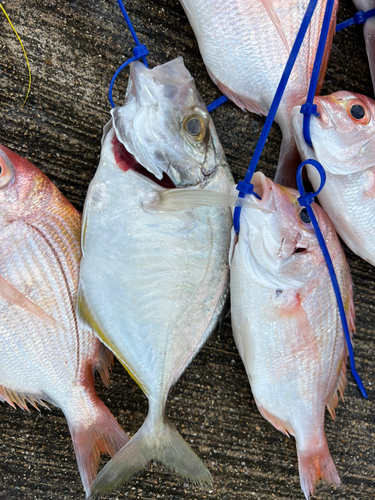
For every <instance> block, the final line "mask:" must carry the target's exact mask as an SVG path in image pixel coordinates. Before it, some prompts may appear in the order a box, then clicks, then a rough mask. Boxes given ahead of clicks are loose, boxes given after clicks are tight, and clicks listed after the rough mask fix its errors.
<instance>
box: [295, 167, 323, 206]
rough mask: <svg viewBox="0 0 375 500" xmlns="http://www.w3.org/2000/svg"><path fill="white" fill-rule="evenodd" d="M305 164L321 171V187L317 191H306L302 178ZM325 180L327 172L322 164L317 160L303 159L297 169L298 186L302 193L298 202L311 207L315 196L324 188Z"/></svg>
mask: <svg viewBox="0 0 375 500" xmlns="http://www.w3.org/2000/svg"><path fill="white" fill-rule="evenodd" d="M305 165H312V166H313V167H315V168H316V169H317V171H318V172H319V175H320V186H319V189H318V190H317V191H315V193H306V191H305V187H304V185H303V180H302V171H303V167H304V166H305ZM325 182H326V172H325V170H324V168H323V167H322V165H321V164H320V163H319V162H318V161H317V160H311V159H310V160H305V161H303V162H302V163H301V165H300V166H299V167H298V169H297V187H298V191H299V193H300V197H299V198H298V203H299V204H300V205H301V206H302V207H309V206H310V205H311V203H313V201H314V198H315V196H317V195H318V194H319V193H320V191H321V190H322V189H323V187H324V184H325Z"/></svg>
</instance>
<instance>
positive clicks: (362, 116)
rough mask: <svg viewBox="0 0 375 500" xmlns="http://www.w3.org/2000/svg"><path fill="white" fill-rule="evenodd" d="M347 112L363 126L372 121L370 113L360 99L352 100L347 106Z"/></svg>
mask: <svg viewBox="0 0 375 500" xmlns="http://www.w3.org/2000/svg"><path fill="white" fill-rule="evenodd" d="M347 111H348V114H349V115H350V118H352V120H354V121H355V122H357V123H360V124H361V125H367V124H368V122H369V121H370V113H369V112H368V110H367V108H366V106H365V105H364V104H363V102H361V101H360V100H359V99H352V100H350V101H349V102H348V104H347Z"/></svg>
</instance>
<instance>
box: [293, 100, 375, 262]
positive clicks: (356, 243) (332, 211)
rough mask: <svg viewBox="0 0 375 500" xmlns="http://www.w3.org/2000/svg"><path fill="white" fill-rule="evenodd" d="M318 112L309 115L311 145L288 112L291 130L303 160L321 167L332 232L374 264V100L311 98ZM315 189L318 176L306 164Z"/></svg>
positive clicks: (321, 199)
mask: <svg viewBox="0 0 375 500" xmlns="http://www.w3.org/2000/svg"><path fill="white" fill-rule="evenodd" d="M314 103H315V104H316V105H317V108H318V112H319V116H312V117H311V126H310V134H311V141H312V145H313V149H311V148H309V147H308V146H307V145H306V143H305V141H304V139H303V135H302V115H301V113H300V112H299V107H296V108H295V109H294V110H293V114H292V116H293V130H294V134H295V138H296V142H297V145H298V148H299V150H300V154H301V156H302V157H303V158H305V159H308V158H312V159H317V160H318V161H319V162H320V163H321V164H322V165H323V167H324V169H325V171H326V177H327V178H326V183H325V186H324V188H323V190H322V191H321V192H320V194H319V195H318V199H319V202H320V204H321V205H322V207H323V208H324V210H325V211H326V212H327V214H328V216H329V217H330V219H331V221H332V223H333V225H334V226H335V229H336V231H337V232H338V234H339V235H340V236H341V238H342V239H343V240H344V242H345V243H346V244H347V245H348V247H349V248H350V249H351V250H353V252H354V253H356V254H357V255H359V256H360V257H362V258H363V259H365V260H367V261H368V262H370V264H372V265H373V266H375V230H374V219H375V161H374V159H375V102H374V101H373V100H372V99H369V98H368V97H366V96H364V95H360V94H354V93H353V92H347V91H340V92H335V93H334V94H332V95H330V96H326V97H315V99H314ZM307 172H308V176H309V179H310V181H311V183H312V185H313V187H314V189H315V190H316V189H318V187H319V185H320V176H319V174H318V172H317V171H316V169H315V168H314V167H313V166H311V165H307Z"/></svg>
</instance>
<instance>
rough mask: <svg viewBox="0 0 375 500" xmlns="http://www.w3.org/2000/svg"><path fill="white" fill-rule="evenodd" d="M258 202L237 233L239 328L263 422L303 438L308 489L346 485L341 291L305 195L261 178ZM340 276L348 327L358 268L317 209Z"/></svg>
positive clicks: (301, 461) (234, 281)
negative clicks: (333, 443)
mask: <svg viewBox="0 0 375 500" xmlns="http://www.w3.org/2000/svg"><path fill="white" fill-rule="evenodd" d="M252 182H253V183H254V185H255V191H256V192H257V193H258V194H260V196H261V197H262V200H261V201H258V200H255V199H254V202H253V204H254V205H255V204H258V205H259V206H261V207H262V208H268V209H270V210H271V211H272V212H271V213H267V212H265V211H264V210H263V211H259V210H257V208H256V207H255V208H249V207H246V206H244V207H243V208H242V212H241V221H240V222H241V225H240V233H239V236H238V240H237V236H236V235H235V233H234V231H232V244H231V253H230V270H231V273H230V274H231V278H230V286H231V316H232V328H233V334H234V339H235V343H236V346H237V348H238V351H239V353H240V355H241V358H242V360H243V363H244V365H245V368H246V371H247V374H248V377H249V381H250V385H251V389H252V393H253V396H254V399H255V402H256V404H257V407H258V409H259V411H260V413H261V414H262V415H263V417H264V418H265V419H266V420H268V421H269V422H270V423H271V424H272V425H273V426H274V427H275V428H276V429H278V430H280V431H281V432H283V433H284V434H286V435H293V436H294V437H295V439H296V446H297V453H298V465H299V474H300V481H301V488H302V490H303V492H304V494H305V496H306V498H307V499H308V498H309V495H311V494H313V493H314V490H315V484H316V482H317V480H318V479H319V478H320V477H321V478H322V479H324V480H325V481H327V482H330V483H333V484H336V485H339V483H340V479H339V476H338V474H337V471H336V468H335V465H334V463H333V461H332V458H331V455H330V452H329V449H328V445H327V439H326V436H325V433H324V412H325V407H326V406H327V408H328V410H329V411H330V413H331V415H332V416H334V411H335V406H336V405H337V402H338V396H337V391H339V392H340V393H341V395H342V393H343V391H344V388H345V385H346V357H347V354H346V347H345V341H344V335H343V329H342V325H341V320H340V316H339V311H338V308H337V304H336V298H335V294H334V291H333V288H332V287H331V286H329V285H328V284H329V282H330V278H329V274H328V270H327V267H326V264H325V260H324V257H323V255H322V252H321V250H320V248H319V244H318V241H317V239H316V236H315V233H314V231H313V229H312V226H311V223H304V222H302V220H301V219H300V217H299V213H300V211H301V207H300V206H299V204H298V202H297V197H298V196H299V195H298V192H297V191H295V190H292V189H287V188H282V187H281V186H278V185H276V184H274V183H273V182H272V181H271V180H269V179H267V178H266V177H265V176H264V175H263V174H261V173H256V174H255V175H254V177H253V180H252ZM312 206H313V209H314V212H315V214H316V216H317V218H318V222H319V225H320V228H321V230H322V233H323V235H324V237H325V240H326V242H327V246H328V249H329V252H330V255H331V257H332V261H333V263H334V266H335V270H336V273H337V277H338V281H339V285H340V290H341V293H342V298H343V302H344V304H345V308H346V314H347V317H348V320H349V328H351V329H354V305H353V299H352V284H351V278H350V272H349V267H348V265H347V263H346V260H345V256H344V253H343V250H342V248H341V246H340V243H339V241H338V238H337V235H336V233H335V231H334V229H333V227H332V225H331V223H330V222H329V219H328V217H327V215H326V214H325V213H324V212H323V210H322V209H321V208H320V207H319V206H317V205H316V204H315V203H314V204H313V205H312Z"/></svg>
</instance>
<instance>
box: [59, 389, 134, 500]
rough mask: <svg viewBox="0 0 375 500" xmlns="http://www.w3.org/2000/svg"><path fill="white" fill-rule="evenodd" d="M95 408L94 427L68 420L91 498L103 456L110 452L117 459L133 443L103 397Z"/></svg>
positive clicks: (84, 485)
mask: <svg viewBox="0 0 375 500" xmlns="http://www.w3.org/2000/svg"><path fill="white" fill-rule="evenodd" d="M95 406H96V408H95V410H96V413H97V417H96V419H95V421H94V423H92V424H91V425H88V426H86V425H85V424H84V423H83V424H82V423H81V422H80V424H78V425H77V424H74V422H72V421H69V420H70V419H69V418H67V420H68V425H69V430H70V433H71V435H72V441H73V446H74V451H75V454H76V458H77V464H78V469H79V473H80V475H81V480H82V484H83V487H84V489H85V492H86V495H87V496H89V495H90V493H91V491H90V485H91V483H92V481H93V480H94V478H95V476H96V472H97V470H98V467H99V462H100V453H108V455H109V456H110V457H113V456H114V455H116V453H117V452H118V451H120V450H121V448H122V447H123V446H124V445H125V444H126V443H127V442H128V441H129V437H128V436H127V434H125V432H124V431H123V430H122V428H121V427H120V425H119V424H118V423H117V421H116V419H115V418H114V416H113V415H112V413H111V412H110V411H109V410H108V408H107V407H106V406H105V404H104V403H103V402H102V401H101V400H100V399H99V398H97V401H96V405H95Z"/></svg>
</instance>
